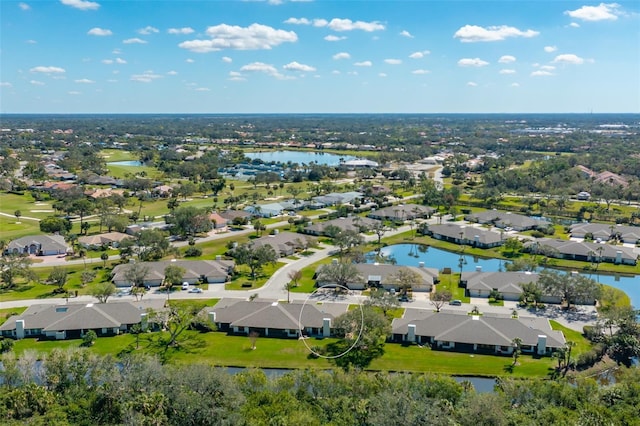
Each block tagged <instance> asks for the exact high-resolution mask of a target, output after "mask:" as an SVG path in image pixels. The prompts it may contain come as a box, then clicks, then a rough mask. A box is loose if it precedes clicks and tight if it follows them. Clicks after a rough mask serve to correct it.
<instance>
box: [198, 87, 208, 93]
mask: <svg viewBox="0 0 640 426" xmlns="http://www.w3.org/2000/svg"><path fill="white" fill-rule="evenodd" d="M210 91H211V89H209V88H208V87H198V88H197V89H196V92H210Z"/></svg>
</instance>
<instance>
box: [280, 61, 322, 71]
mask: <svg viewBox="0 0 640 426" xmlns="http://www.w3.org/2000/svg"><path fill="white" fill-rule="evenodd" d="M282 68H284V69H285V70H289V71H302V72H313V71H315V70H316V69H315V68H314V67H312V66H310V65H305V64H300V63H298V62H295V61H294V62H290V63H288V64H287V65H285V66H283V67H282Z"/></svg>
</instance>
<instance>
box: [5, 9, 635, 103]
mask: <svg viewBox="0 0 640 426" xmlns="http://www.w3.org/2000/svg"><path fill="white" fill-rule="evenodd" d="M0 24H1V26H0V47H1V50H0V112H2V113H314V112H319V113H352V112H353V113H367V112H370V113H376V112H388V113H411V112H416V113H474V112H496V113H499V112H506V113H518V112H523V113H526V112H576V113H582V112H591V111H593V112H598V113H602V112H634V113H638V112H640V2H638V1H630V2H619V3H598V2H586V1H583V0H580V1H551V0H540V1H533V2H530V1H524V0H523V1H521V0H517V1H516V0H512V1H506V0H504V1H498V0H496V1H482V0H475V1H457V0H450V1H418V0H413V1H402V0H400V1H376V0H367V1H365V0H360V1H350V0H347V1H324V0H315V1H301V0H298V1H293V0H270V1H241V0H237V1H177V0H173V1H171V0H167V1H144V0H136V1H132V0H127V1H116V0H110V1H103V0H96V1H93V0H91V1H89V0H60V1H58V0H39V1H33V0H31V1H29V0H26V1H11V0H9V1H7V0H2V1H1V2H0Z"/></svg>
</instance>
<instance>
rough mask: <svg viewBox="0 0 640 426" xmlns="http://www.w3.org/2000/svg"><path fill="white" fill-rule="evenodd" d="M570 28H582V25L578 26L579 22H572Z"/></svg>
mask: <svg viewBox="0 0 640 426" xmlns="http://www.w3.org/2000/svg"><path fill="white" fill-rule="evenodd" d="M569 26H570V27H571V28H580V24H578V23H577V22H572V23H570V24H569Z"/></svg>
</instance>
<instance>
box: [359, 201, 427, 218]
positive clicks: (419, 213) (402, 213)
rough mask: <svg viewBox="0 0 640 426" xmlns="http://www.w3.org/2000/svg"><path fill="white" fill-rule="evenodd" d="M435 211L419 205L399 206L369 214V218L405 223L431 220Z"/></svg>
mask: <svg viewBox="0 0 640 426" xmlns="http://www.w3.org/2000/svg"><path fill="white" fill-rule="evenodd" d="M434 211H435V210H434V209H432V208H431V207H427V206H421V205H418V204H398V205H396V206H388V207H384V208H381V209H380V210H375V211H372V212H371V213H369V217H370V218H372V219H378V220H394V221H398V220H401V221H403V222H404V221H405V220H413V219H418V218H430V217H431V215H432V214H433V212H434Z"/></svg>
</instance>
